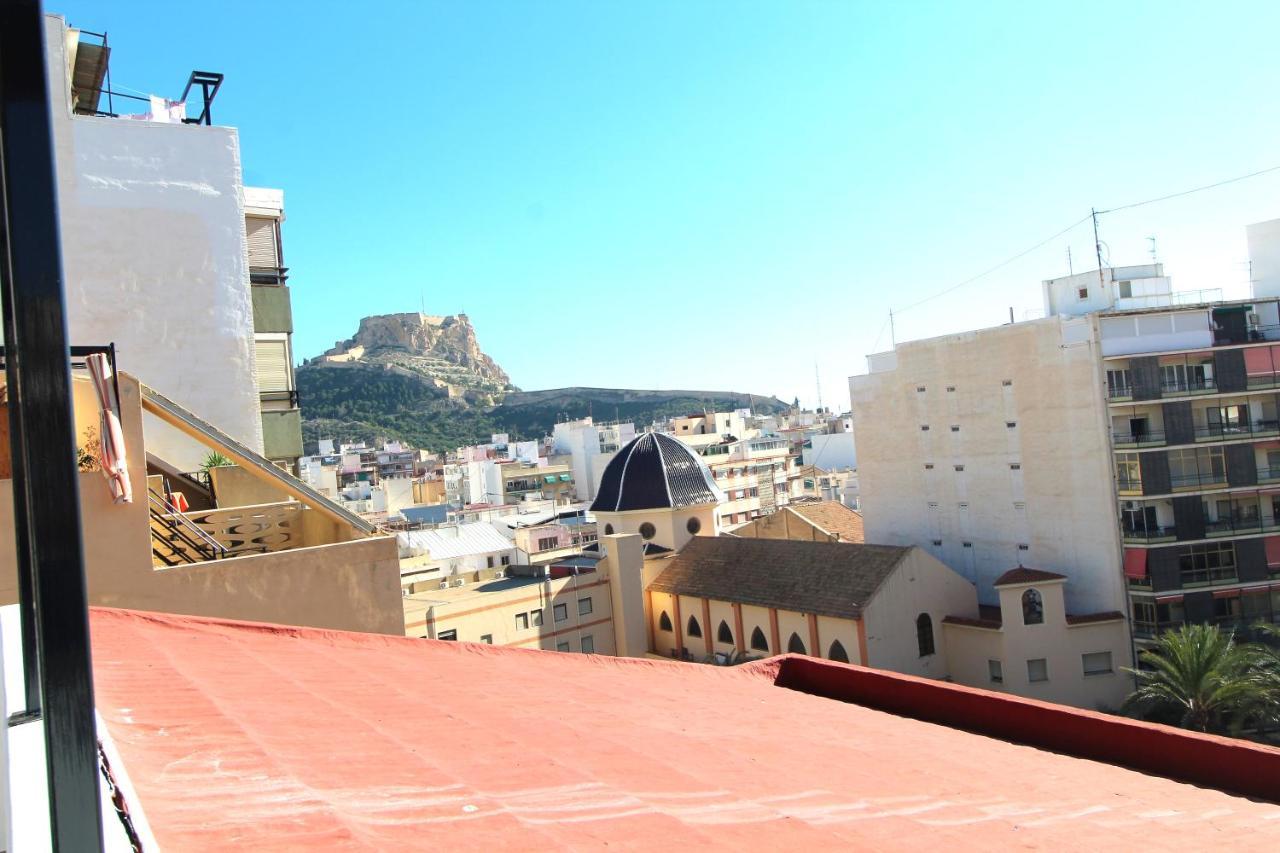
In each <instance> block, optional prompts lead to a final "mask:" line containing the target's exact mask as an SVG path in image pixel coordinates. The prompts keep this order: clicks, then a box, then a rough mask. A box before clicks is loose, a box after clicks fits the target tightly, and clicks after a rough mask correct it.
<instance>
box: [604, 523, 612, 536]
mask: <svg viewBox="0 0 1280 853" xmlns="http://www.w3.org/2000/svg"><path fill="white" fill-rule="evenodd" d="M604 535H605V536H612V535H613V525H612V524H606V525H605V526H604Z"/></svg>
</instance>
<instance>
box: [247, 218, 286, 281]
mask: <svg viewBox="0 0 1280 853" xmlns="http://www.w3.org/2000/svg"><path fill="white" fill-rule="evenodd" d="M244 233H245V237H246V238H247V239H248V241H249V266H250V267H268V268H271V269H275V268H276V267H279V266H280V259H279V256H278V255H277V254H276V221H275V220H274V219H262V218H259V217H253V216H251V217H248V218H247V219H245V221H244Z"/></svg>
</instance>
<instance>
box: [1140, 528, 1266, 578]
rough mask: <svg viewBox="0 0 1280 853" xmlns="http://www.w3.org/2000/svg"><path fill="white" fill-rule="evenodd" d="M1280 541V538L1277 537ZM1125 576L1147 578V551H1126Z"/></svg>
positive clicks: (1143, 549)
mask: <svg viewBox="0 0 1280 853" xmlns="http://www.w3.org/2000/svg"><path fill="white" fill-rule="evenodd" d="M1276 538H1277V539H1280V537H1276ZM1124 576H1125V577H1127V578H1133V579H1134V580H1142V579H1143V578H1145V577H1146V576H1147V549H1146V548H1125V549H1124Z"/></svg>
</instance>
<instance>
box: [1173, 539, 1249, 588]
mask: <svg viewBox="0 0 1280 853" xmlns="http://www.w3.org/2000/svg"><path fill="white" fill-rule="evenodd" d="M1178 573H1179V575H1180V576H1181V579H1182V585H1183V586H1193V585H1195V584H1204V583H1212V582H1214V581H1221V580H1235V577H1236V548H1235V545H1234V544H1232V543H1231V542H1220V543H1213V544H1211V545H1192V546H1191V547H1189V548H1187V550H1185V551H1183V552H1182V553H1181V554H1179V555H1178Z"/></svg>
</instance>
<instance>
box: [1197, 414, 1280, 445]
mask: <svg viewBox="0 0 1280 853" xmlns="http://www.w3.org/2000/svg"><path fill="white" fill-rule="evenodd" d="M1277 435H1280V421H1278V420H1275V419H1268V420H1258V421H1242V422H1240V423H1221V424H1200V425H1197V426H1196V428H1195V437H1196V441H1225V440H1228V439H1233V438H1249V437H1251V436H1261V437H1275V436H1277Z"/></svg>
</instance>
